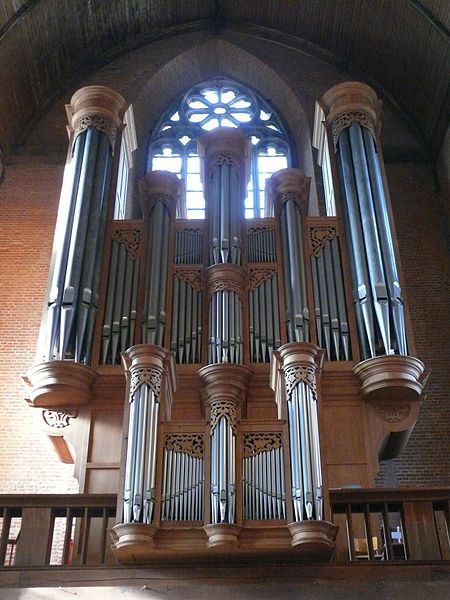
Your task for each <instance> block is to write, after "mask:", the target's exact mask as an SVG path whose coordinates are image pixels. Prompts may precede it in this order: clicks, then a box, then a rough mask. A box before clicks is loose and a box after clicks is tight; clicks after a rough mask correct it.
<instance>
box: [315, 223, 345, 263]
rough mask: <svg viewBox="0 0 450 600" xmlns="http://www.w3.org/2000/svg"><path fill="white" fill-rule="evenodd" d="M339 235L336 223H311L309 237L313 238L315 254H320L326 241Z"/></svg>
mask: <svg viewBox="0 0 450 600" xmlns="http://www.w3.org/2000/svg"><path fill="white" fill-rule="evenodd" d="M337 236H338V232H337V227H336V226H335V225H311V227H310V228H309V239H310V240H311V251H312V253H313V254H314V256H319V254H320V253H321V252H322V250H323V247H324V246H325V242H327V241H328V240H332V239H333V238H335V237H337Z"/></svg>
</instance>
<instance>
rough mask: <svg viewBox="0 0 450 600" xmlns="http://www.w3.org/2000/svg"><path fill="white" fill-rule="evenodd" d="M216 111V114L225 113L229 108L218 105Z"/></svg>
mask: <svg viewBox="0 0 450 600" xmlns="http://www.w3.org/2000/svg"><path fill="white" fill-rule="evenodd" d="M214 112H215V113H216V115H224V114H225V113H226V112H227V109H226V108H224V107H223V106H218V107H217V108H215V109H214Z"/></svg>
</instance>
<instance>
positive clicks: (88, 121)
mask: <svg viewBox="0 0 450 600" xmlns="http://www.w3.org/2000/svg"><path fill="white" fill-rule="evenodd" d="M126 108H127V103H126V101H125V100H124V98H123V97H122V96H121V95H120V94H118V93H117V92H115V91H114V90H112V89H110V88H107V87H104V86H102V85H90V86H87V87H84V88H81V89H80V90H78V91H77V92H75V94H74V95H73V96H72V98H71V100H70V104H67V105H66V112H67V118H68V120H69V125H70V129H71V130H72V131H73V138H72V147H73V145H74V144H75V141H76V139H77V137H78V136H79V135H80V134H81V133H83V132H84V131H86V130H87V129H88V128H89V127H95V129H97V130H98V131H101V132H103V133H104V134H105V135H106V136H107V138H108V140H109V143H110V146H111V151H112V153H113V154H114V148H115V144H116V135H117V130H118V128H119V127H121V125H122V119H123V115H124V113H125V110H126Z"/></svg>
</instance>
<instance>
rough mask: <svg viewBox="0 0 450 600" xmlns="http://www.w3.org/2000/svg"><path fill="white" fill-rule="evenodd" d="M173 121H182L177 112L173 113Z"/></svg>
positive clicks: (171, 118)
mask: <svg viewBox="0 0 450 600" xmlns="http://www.w3.org/2000/svg"><path fill="white" fill-rule="evenodd" d="M170 120H171V121H179V120H180V113H179V112H178V111H177V112H175V113H173V115H172V116H171V117H170Z"/></svg>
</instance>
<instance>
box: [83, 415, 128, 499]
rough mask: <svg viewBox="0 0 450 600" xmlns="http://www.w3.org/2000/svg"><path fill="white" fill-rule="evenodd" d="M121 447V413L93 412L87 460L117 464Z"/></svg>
mask: <svg viewBox="0 0 450 600" xmlns="http://www.w3.org/2000/svg"><path fill="white" fill-rule="evenodd" d="M121 446H122V411H121V410H112V409H110V410H101V411H96V412H94V413H93V415H92V424H91V439H90V449H89V453H88V457H89V458H88V460H89V461H90V462H93V463H119V462H120V451H121ZM115 491H117V490H115Z"/></svg>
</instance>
